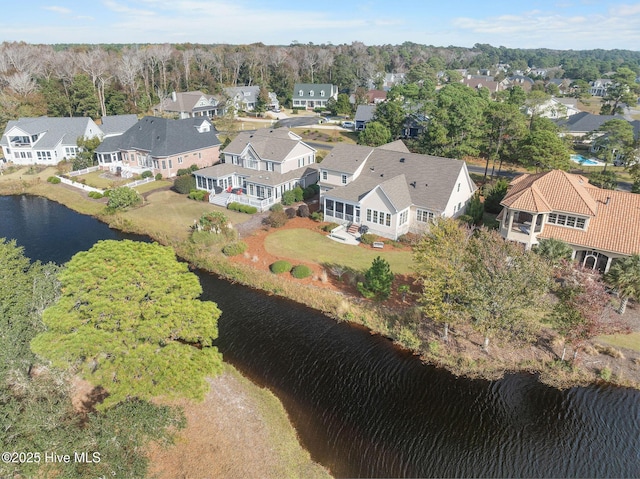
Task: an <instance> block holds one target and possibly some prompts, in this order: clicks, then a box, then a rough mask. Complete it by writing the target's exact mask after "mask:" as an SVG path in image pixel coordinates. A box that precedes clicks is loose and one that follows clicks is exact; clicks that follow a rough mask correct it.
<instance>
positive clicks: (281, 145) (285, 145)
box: [224, 128, 315, 161]
mask: <svg viewBox="0 0 640 479" xmlns="http://www.w3.org/2000/svg"><path fill="white" fill-rule="evenodd" d="M300 146H302V147H305V148H307V149H308V151H310V152H311V151H315V149H314V148H312V147H310V146H309V145H307V144H306V143H304V142H303V141H301V138H300V137H299V136H298V135H296V134H295V133H293V132H291V131H289V130H288V129H285V128H276V129H269V128H261V129H259V130H255V131H243V132H242V133H240V134H239V135H238V136H236V137H235V138H234V139H233V141H232V142H231V143H229V144H228V145H227V147H226V148H225V149H224V153H230V154H234V155H242V154H243V153H244V152H245V151H246V149H247V148H248V147H250V148H252V149H253V151H255V153H256V154H257V155H258V156H259V157H260V158H261V159H263V160H272V161H284V160H286V159H287V157H289V156H290V155H291V154H292V153H294V151H295V150H297V149H299V147H300Z"/></svg>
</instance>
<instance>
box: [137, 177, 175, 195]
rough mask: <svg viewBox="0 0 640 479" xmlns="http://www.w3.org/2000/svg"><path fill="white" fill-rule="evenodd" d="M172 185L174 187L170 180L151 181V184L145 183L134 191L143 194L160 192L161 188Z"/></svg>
mask: <svg viewBox="0 0 640 479" xmlns="http://www.w3.org/2000/svg"><path fill="white" fill-rule="evenodd" d="M171 185H173V182H171V181H169V180H160V181H151V182H149V183H145V184H144V185H140V186H136V187H135V188H134V190H136V191H137V192H138V193H140V194H142V193H147V192H149V191H153V190H159V189H160V188H164V187H165V186H171Z"/></svg>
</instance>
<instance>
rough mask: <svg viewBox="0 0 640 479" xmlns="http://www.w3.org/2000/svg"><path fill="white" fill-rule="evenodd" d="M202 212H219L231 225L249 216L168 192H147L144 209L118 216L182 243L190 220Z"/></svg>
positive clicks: (243, 220) (186, 237)
mask: <svg viewBox="0 0 640 479" xmlns="http://www.w3.org/2000/svg"><path fill="white" fill-rule="evenodd" d="M206 211H222V212H224V214H226V215H227V217H228V218H229V220H230V221H231V223H232V224H239V223H243V222H245V221H247V220H248V219H249V218H251V216H250V215H247V214H244V213H237V212H234V211H229V210H226V209H223V208H220V207H218V206H214V205H211V204H209V203H206V202H204V201H194V200H190V199H188V198H187V197H186V196H184V195H180V194H178V193H176V192H175V191H171V190H165V191H158V192H156V193H151V194H150V195H149V199H148V203H147V204H146V205H145V206H143V207H141V208H135V209H133V210H130V211H127V212H125V213H122V216H123V217H124V218H126V219H128V220H130V221H132V222H133V223H134V224H136V225H139V226H140V227H141V228H142V229H144V230H146V231H152V232H155V233H160V234H163V235H166V236H168V237H172V238H176V239H179V240H186V239H188V238H189V233H190V227H191V225H193V222H194V220H197V219H198V218H200V216H202V213H204V212H206Z"/></svg>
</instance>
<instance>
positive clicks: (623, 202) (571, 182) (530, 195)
mask: <svg viewBox="0 0 640 479" xmlns="http://www.w3.org/2000/svg"><path fill="white" fill-rule="evenodd" d="M501 204H502V206H503V207H504V208H503V210H502V211H501V212H500V214H499V215H498V220H499V221H500V233H501V234H502V236H503V237H504V238H505V239H507V240H511V241H517V242H519V243H522V244H524V245H525V247H526V248H531V247H532V246H533V245H536V244H538V242H539V240H540V239H542V238H555V239H558V240H561V241H564V242H565V243H568V244H569V245H570V246H571V248H572V249H573V258H574V259H576V260H577V261H578V262H579V263H580V264H582V265H584V266H586V267H588V268H591V269H597V270H600V271H602V272H606V271H608V270H609V268H610V267H611V264H612V262H613V261H615V260H616V259H617V258H622V257H625V256H630V255H633V254H638V253H640V195H637V194H634V193H627V192H624V191H614V190H604V189H600V188H597V187H595V186H593V185H590V184H589V181H588V180H587V178H585V177H583V176H580V175H572V174H569V173H566V172H564V171H560V170H553V171H548V172H545V173H538V174H535V175H534V174H524V175H521V176H519V177H517V178H516V179H514V180H513V181H512V182H511V185H510V186H509V190H508V191H507V195H506V196H505V197H504V199H503V200H502V202H501Z"/></svg>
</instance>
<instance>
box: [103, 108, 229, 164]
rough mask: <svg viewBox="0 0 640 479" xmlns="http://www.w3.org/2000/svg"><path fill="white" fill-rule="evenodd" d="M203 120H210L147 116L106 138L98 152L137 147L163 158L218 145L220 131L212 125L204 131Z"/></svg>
mask: <svg viewBox="0 0 640 479" xmlns="http://www.w3.org/2000/svg"><path fill="white" fill-rule="evenodd" d="M204 121H207V120H206V119H205V118H201V117H199V118H185V119H183V120H169V119H167V118H158V117H153V116H146V117H144V118H143V119H142V120H140V121H139V122H138V123H137V124H136V125H134V126H132V127H131V128H129V129H128V130H127V131H126V132H124V133H123V134H122V135H120V136H114V137H109V138H106V139H105V140H104V141H103V142H102V143H101V144H100V146H99V147H98V148H97V149H96V152H97V153H107V152H113V151H117V150H130V149H137V150H143V151H148V152H149V154H150V155H151V156H154V157H157V158H163V157H167V156H173V155H179V154H181V153H186V152H188V151H195V150H201V149H203V148H209V147H212V146H216V145H219V144H220V140H219V139H218V136H217V134H218V132H217V131H216V129H215V128H214V127H213V125H212V126H211V130H210V131H208V132H202V133H201V132H199V131H198V130H197V129H196V128H197V127H198V126H200V125H201V124H202V123H203V122H204Z"/></svg>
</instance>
